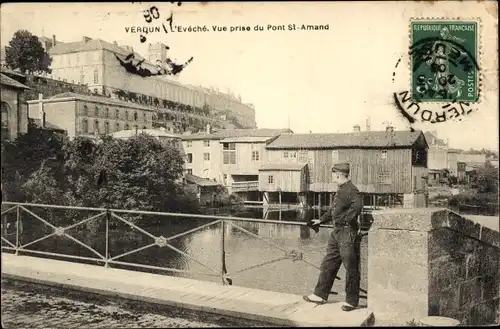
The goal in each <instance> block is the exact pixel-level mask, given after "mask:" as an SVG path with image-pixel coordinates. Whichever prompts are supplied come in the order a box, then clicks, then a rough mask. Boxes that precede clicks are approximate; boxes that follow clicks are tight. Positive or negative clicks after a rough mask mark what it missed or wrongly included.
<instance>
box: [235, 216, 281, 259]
mask: <svg viewBox="0 0 500 329" xmlns="http://www.w3.org/2000/svg"><path fill="white" fill-rule="evenodd" d="M229 225H231V226H234V227H235V228H236V229H238V230H240V231H242V232H244V233H246V234H248V235H250V236H253V237H254V238H256V239H258V240H260V241H262V242H264V243H266V244H268V245H270V246H273V247H275V248H277V249H279V250H281V251H284V252H288V250H286V249H285V248H282V247H280V246H278V245H277V244H274V243H272V242H269V241H266V240H264V239H262V238H261V237H260V236H258V235H256V234H254V233H252V232H250V231H248V230H246V229H244V228H243V227H241V226H239V225H236V224H234V223H231V222H230V223H229Z"/></svg>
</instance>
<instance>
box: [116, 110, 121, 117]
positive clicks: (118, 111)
mask: <svg viewBox="0 0 500 329" xmlns="http://www.w3.org/2000/svg"><path fill="white" fill-rule="evenodd" d="M115 118H116V119H120V110H115Z"/></svg>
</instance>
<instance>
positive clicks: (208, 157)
mask: <svg viewBox="0 0 500 329" xmlns="http://www.w3.org/2000/svg"><path fill="white" fill-rule="evenodd" d="M203 160H204V161H210V153H203Z"/></svg>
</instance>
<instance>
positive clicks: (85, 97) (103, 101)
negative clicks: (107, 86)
mask: <svg viewBox="0 0 500 329" xmlns="http://www.w3.org/2000/svg"><path fill="white" fill-rule="evenodd" d="M65 98H71V99H76V100H81V101H85V102H93V103H101V104H109V105H116V106H123V107H130V108H134V109H141V110H149V111H155V110H154V109H153V108H150V107H146V106H143V105H140V104H137V103H132V102H126V101H122V100H119V99H116V98H110V97H106V96H95V95H84V94H77V93H73V92H67V93H62V94H57V95H54V96H52V97H50V98H45V99H43V101H44V102H57V101H58V100H61V101H63V100H64V99H65ZM32 103H38V100H32V101H28V104H32Z"/></svg>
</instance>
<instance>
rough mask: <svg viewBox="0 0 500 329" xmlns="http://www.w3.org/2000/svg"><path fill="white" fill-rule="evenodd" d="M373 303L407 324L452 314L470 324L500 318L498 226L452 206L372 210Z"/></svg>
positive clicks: (383, 316)
mask: <svg viewBox="0 0 500 329" xmlns="http://www.w3.org/2000/svg"><path fill="white" fill-rule="evenodd" d="M373 216H374V223H373V225H372V228H371V230H370V232H369V239H368V290H369V293H368V307H369V308H371V309H372V310H373V312H374V315H375V318H376V319H379V320H381V321H389V322H392V323H400V324H404V323H405V322H407V321H411V320H415V321H418V320H420V319H421V318H423V317H425V316H431V315H433V316H446V317H451V318H454V319H457V320H459V321H460V322H461V323H462V324H464V325H480V324H493V323H500V318H499V300H500V299H499V298H500V278H499V276H500V269H499V242H500V239H499V238H500V235H499V232H498V231H494V230H491V229H489V228H487V227H484V226H481V225H479V224H475V223H474V222H472V221H470V220H468V219H465V218H463V217H461V216H460V215H458V214H456V213H454V212H452V211H450V210H447V209H390V210H385V211H377V212H374V213H373Z"/></svg>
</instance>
